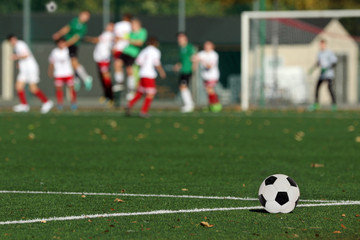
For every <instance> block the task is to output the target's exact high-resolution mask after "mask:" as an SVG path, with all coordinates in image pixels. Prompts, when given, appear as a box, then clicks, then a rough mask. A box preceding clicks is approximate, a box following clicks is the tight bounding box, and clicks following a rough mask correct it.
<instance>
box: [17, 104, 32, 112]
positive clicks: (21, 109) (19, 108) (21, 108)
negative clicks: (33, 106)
mask: <svg viewBox="0 0 360 240" xmlns="http://www.w3.org/2000/svg"><path fill="white" fill-rule="evenodd" d="M13 110H14V112H29V111H30V106H29V105H28V104H18V105H15V106H14V107H13Z"/></svg>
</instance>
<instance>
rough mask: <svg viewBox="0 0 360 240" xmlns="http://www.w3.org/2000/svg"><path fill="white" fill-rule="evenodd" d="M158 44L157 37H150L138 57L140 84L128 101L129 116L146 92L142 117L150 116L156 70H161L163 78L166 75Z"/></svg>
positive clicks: (127, 112)
mask: <svg viewBox="0 0 360 240" xmlns="http://www.w3.org/2000/svg"><path fill="white" fill-rule="evenodd" d="M158 45H159V44H158V41H157V39H156V38H154V37H151V38H149V41H148V46H147V47H146V48H144V49H143V50H142V51H141V52H140V54H139V56H138V57H137V58H136V61H135V63H136V64H137V65H139V66H140V72H139V75H140V84H139V87H138V89H137V92H136V94H135V96H134V98H133V99H132V100H131V101H129V102H128V106H127V108H126V114H127V115H128V116H129V115H130V110H131V108H132V107H133V106H134V104H135V103H136V102H137V101H138V100H140V98H141V97H142V95H143V94H146V95H145V101H144V103H143V106H142V108H141V111H140V117H144V118H147V117H149V114H148V112H149V108H150V105H151V102H152V100H153V99H154V97H155V94H156V83H155V80H156V77H157V72H156V70H157V71H158V72H159V74H160V77H161V78H163V79H164V78H165V77H166V74H165V71H164V69H163V68H162V66H161V61H160V59H161V52H160V50H159V49H158V48H157V46H158Z"/></svg>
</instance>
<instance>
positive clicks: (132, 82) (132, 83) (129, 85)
mask: <svg viewBox="0 0 360 240" xmlns="http://www.w3.org/2000/svg"><path fill="white" fill-rule="evenodd" d="M127 88H128V90H129V91H135V89H136V81H135V77H134V76H128V79H127Z"/></svg>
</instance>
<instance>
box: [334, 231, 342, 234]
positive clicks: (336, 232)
mask: <svg viewBox="0 0 360 240" xmlns="http://www.w3.org/2000/svg"><path fill="white" fill-rule="evenodd" d="M333 233H334V234H338V233H341V232H340V231H333Z"/></svg>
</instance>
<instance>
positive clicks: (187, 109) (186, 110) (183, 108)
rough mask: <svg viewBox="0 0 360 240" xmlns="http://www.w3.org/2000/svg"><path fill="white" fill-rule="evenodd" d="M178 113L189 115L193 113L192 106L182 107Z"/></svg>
mask: <svg viewBox="0 0 360 240" xmlns="http://www.w3.org/2000/svg"><path fill="white" fill-rule="evenodd" d="M180 111H181V112H182V113H190V112H193V111H194V106H193V105H188V106H183V107H182V108H181V109H180Z"/></svg>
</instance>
